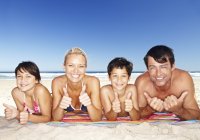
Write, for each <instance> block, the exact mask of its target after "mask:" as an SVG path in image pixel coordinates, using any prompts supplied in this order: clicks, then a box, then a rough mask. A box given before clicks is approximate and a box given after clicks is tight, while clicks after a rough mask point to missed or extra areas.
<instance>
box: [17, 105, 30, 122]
mask: <svg viewBox="0 0 200 140" xmlns="http://www.w3.org/2000/svg"><path fill="white" fill-rule="evenodd" d="M27 109H28V108H27V106H25V107H24V110H23V111H22V112H20V117H19V121H20V124H26V123H27V122H28V118H29V113H28V112H27Z"/></svg>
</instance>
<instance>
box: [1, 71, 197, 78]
mask: <svg viewBox="0 0 200 140" xmlns="http://www.w3.org/2000/svg"><path fill="white" fill-rule="evenodd" d="M143 72H145V71H133V72H132V76H138V75H140V74H142V73H143ZM188 72H189V73H190V75H191V76H192V77H200V71H188ZM64 73H65V72H64V71H41V72H40V74H41V77H42V79H51V78H54V77H56V76H59V75H62V74H64ZM86 74H89V75H93V76H97V77H105V76H107V71H86ZM0 79H15V73H14V71H0Z"/></svg>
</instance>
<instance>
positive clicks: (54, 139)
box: [0, 77, 200, 140]
mask: <svg viewBox="0 0 200 140" xmlns="http://www.w3.org/2000/svg"><path fill="white" fill-rule="evenodd" d="M100 80H101V85H104V84H107V83H108V80H107V79H106V78H104V79H100ZM134 80H135V78H132V80H131V82H134ZM194 82H195V89H196V98H197V101H198V103H199V101H200V100H199V99H200V98H199V97H200V96H199V93H200V87H199V86H200V77H194ZM42 83H43V84H44V85H45V86H47V88H48V89H49V90H51V79H48V80H42ZM0 85H1V88H0V104H1V105H0V140H14V139H17V140H18V139H20V140H27V139H28V140H32V139H33V140H43V139H44V140H46V139H47V140H63V139H67V140H72V139H73V140H94V139H95V140H105V139H109V140H133V139H134V140H148V139H154V140H166V139H170V140H199V139H200V122H199V121H185V122H181V123H180V122H179V123H172V122H171V121H157V122H148V121H147V122H132V123H129V122H127V123H122V122H115V123H111V122H106V123H103V122H102V123H91V122H86V123H66V122H50V123H39V124H34V123H28V124H26V125H20V124H19V123H18V121H17V120H11V121H7V120H6V119H5V118H4V116H3V115H4V107H3V106H2V103H8V104H11V105H15V104H14V102H13V100H12V97H11V94H10V92H11V90H12V88H13V87H14V86H15V80H2V79H1V80H0Z"/></svg>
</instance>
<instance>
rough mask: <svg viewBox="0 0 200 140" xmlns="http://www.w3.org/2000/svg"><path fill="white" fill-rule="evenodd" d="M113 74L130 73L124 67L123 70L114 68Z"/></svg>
mask: <svg viewBox="0 0 200 140" xmlns="http://www.w3.org/2000/svg"><path fill="white" fill-rule="evenodd" d="M111 73H112V74H113V73H128V72H127V70H126V68H125V67H123V68H122V69H121V68H113V70H112V71H111Z"/></svg>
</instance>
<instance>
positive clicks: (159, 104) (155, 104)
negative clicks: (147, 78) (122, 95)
mask: <svg viewBox="0 0 200 140" xmlns="http://www.w3.org/2000/svg"><path fill="white" fill-rule="evenodd" d="M144 96H145V97H146V99H147V102H148V104H149V106H150V107H151V108H153V109H154V110H156V111H159V112H161V111H163V109H164V106H163V103H164V102H163V101H162V100H161V99H159V98H157V97H153V98H152V97H150V96H149V94H148V93H146V92H144Z"/></svg>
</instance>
